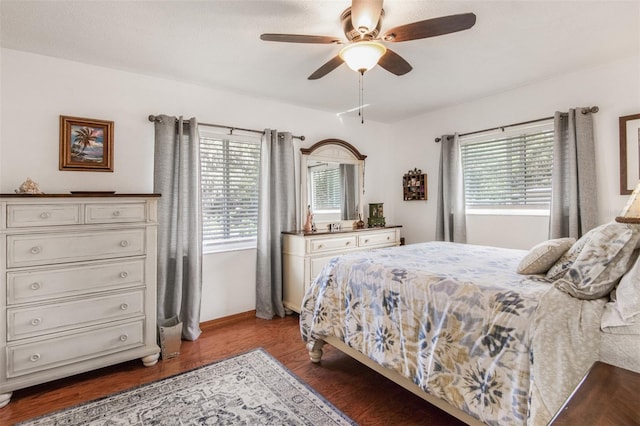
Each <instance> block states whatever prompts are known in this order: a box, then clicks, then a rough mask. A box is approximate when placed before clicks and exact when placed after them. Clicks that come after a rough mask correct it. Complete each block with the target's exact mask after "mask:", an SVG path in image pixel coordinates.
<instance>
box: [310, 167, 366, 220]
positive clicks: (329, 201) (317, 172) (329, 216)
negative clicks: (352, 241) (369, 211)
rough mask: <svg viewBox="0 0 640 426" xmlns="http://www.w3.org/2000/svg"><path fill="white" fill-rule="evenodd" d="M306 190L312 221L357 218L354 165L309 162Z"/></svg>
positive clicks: (356, 172) (356, 185) (355, 172)
mask: <svg viewBox="0 0 640 426" xmlns="http://www.w3.org/2000/svg"><path fill="white" fill-rule="evenodd" d="M307 182H308V185H309V187H308V188H307V191H308V192H307V193H308V194H309V195H310V196H309V200H310V205H311V211H312V212H313V213H314V215H315V219H316V221H322V222H324V221H337V220H351V221H353V220H358V211H359V207H360V206H359V204H358V203H359V199H358V188H359V186H358V169H357V166H356V165H355V164H341V163H333V162H327V161H310V162H309V164H308V167H307Z"/></svg>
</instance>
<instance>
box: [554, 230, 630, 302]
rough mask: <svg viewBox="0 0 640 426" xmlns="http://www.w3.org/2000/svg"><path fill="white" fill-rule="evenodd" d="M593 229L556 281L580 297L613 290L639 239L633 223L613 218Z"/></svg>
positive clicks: (586, 297)
mask: <svg viewBox="0 0 640 426" xmlns="http://www.w3.org/2000/svg"><path fill="white" fill-rule="evenodd" d="M596 230H597V232H593V233H591V236H590V238H589V239H588V240H587V241H586V243H585V244H584V246H583V247H582V250H581V251H580V254H579V255H578V257H577V258H576V260H575V262H573V264H572V265H571V266H570V267H569V269H568V270H567V272H566V274H565V275H564V276H563V277H562V278H560V279H559V280H557V281H556V282H555V285H556V287H557V288H558V289H560V290H562V291H564V292H566V293H569V294H570V295H572V296H573V297H577V298H578V299H598V298H600V297H602V296H605V295H607V294H609V293H610V292H611V290H613V288H614V287H615V286H616V284H617V283H618V281H619V280H620V277H622V275H624V274H625V273H626V272H627V271H628V270H629V267H630V266H631V265H630V260H631V256H632V254H633V251H634V250H635V248H636V245H637V244H638V242H639V241H640V232H638V228H636V227H634V226H627V225H626V224H623V223H617V222H610V223H608V224H605V225H603V226H601V227H598V228H596Z"/></svg>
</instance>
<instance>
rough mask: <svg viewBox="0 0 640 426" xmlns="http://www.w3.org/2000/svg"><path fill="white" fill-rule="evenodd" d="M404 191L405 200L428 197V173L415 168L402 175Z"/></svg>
mask: <svg viewBox="0 0 640 426" xmlns="http://www.w3.org/2000/svg"><path fill="white" fill-rule="evenodd" d="M402 192H403V197H404V200H405V201H410V200H426V199H427V175H426V174H422V170H420V169H418V168H415V169H413V170H409V171H408V172H407V173H406V174H405V175H404V176H403V177H402Z"/></svg>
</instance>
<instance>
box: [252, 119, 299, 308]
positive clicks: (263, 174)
mask: <svg viewBox="0 0 640 426" xmlns="http://www.w3.org/2000/svg"><path fill="white" fill-rule="evenodd" d="M297 186H298V179H297V178H296V152H295V149H294V144H293V138H292V137H291V133H288V132H285V133H278V132H277V131H275V130H270V129H266V130H265V132H264V136H263V137H262V146H261V150H260V194H259V201H258V245H257V248H258V253H257V260H256V262H257V264H256V316H257V317H258V318H263V319H272V318H273V317H274V315H278V316H280V317H284V315H285V311H284V305H283V304H282V235H281V234H282V231H290V230H296V229H300V226H299V223H298V222H299V221H300V219H299V217H300V214H299V211H298V210H299V208H298V204H299V203H298V199H297V196H296V193H297V192H298V189H297Z"/></svg>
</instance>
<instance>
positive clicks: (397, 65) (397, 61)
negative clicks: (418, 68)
mask: <svg viewBox="0 0 640 426" xmlns="http://www.w3.org/2000/svg"><path fill="white" fill-rule="evenodd" d="M378 65H380V66H381V67H382V68H384V69H385V70H387V71H389V72H390V73H392V74H395V75H405V74H406V73H408V72H409V71H411V70H412V69H413V67H412V66H411V65H410V64H409V62H407V61H405V60H404V58H403V57H402V56H400V55H398V54H397V53H396V52H394V51H392V50H391V49H387V52H386V53H385V54H384V55H382V57H381V58H380V60H379V61H378Z"/></svg>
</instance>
